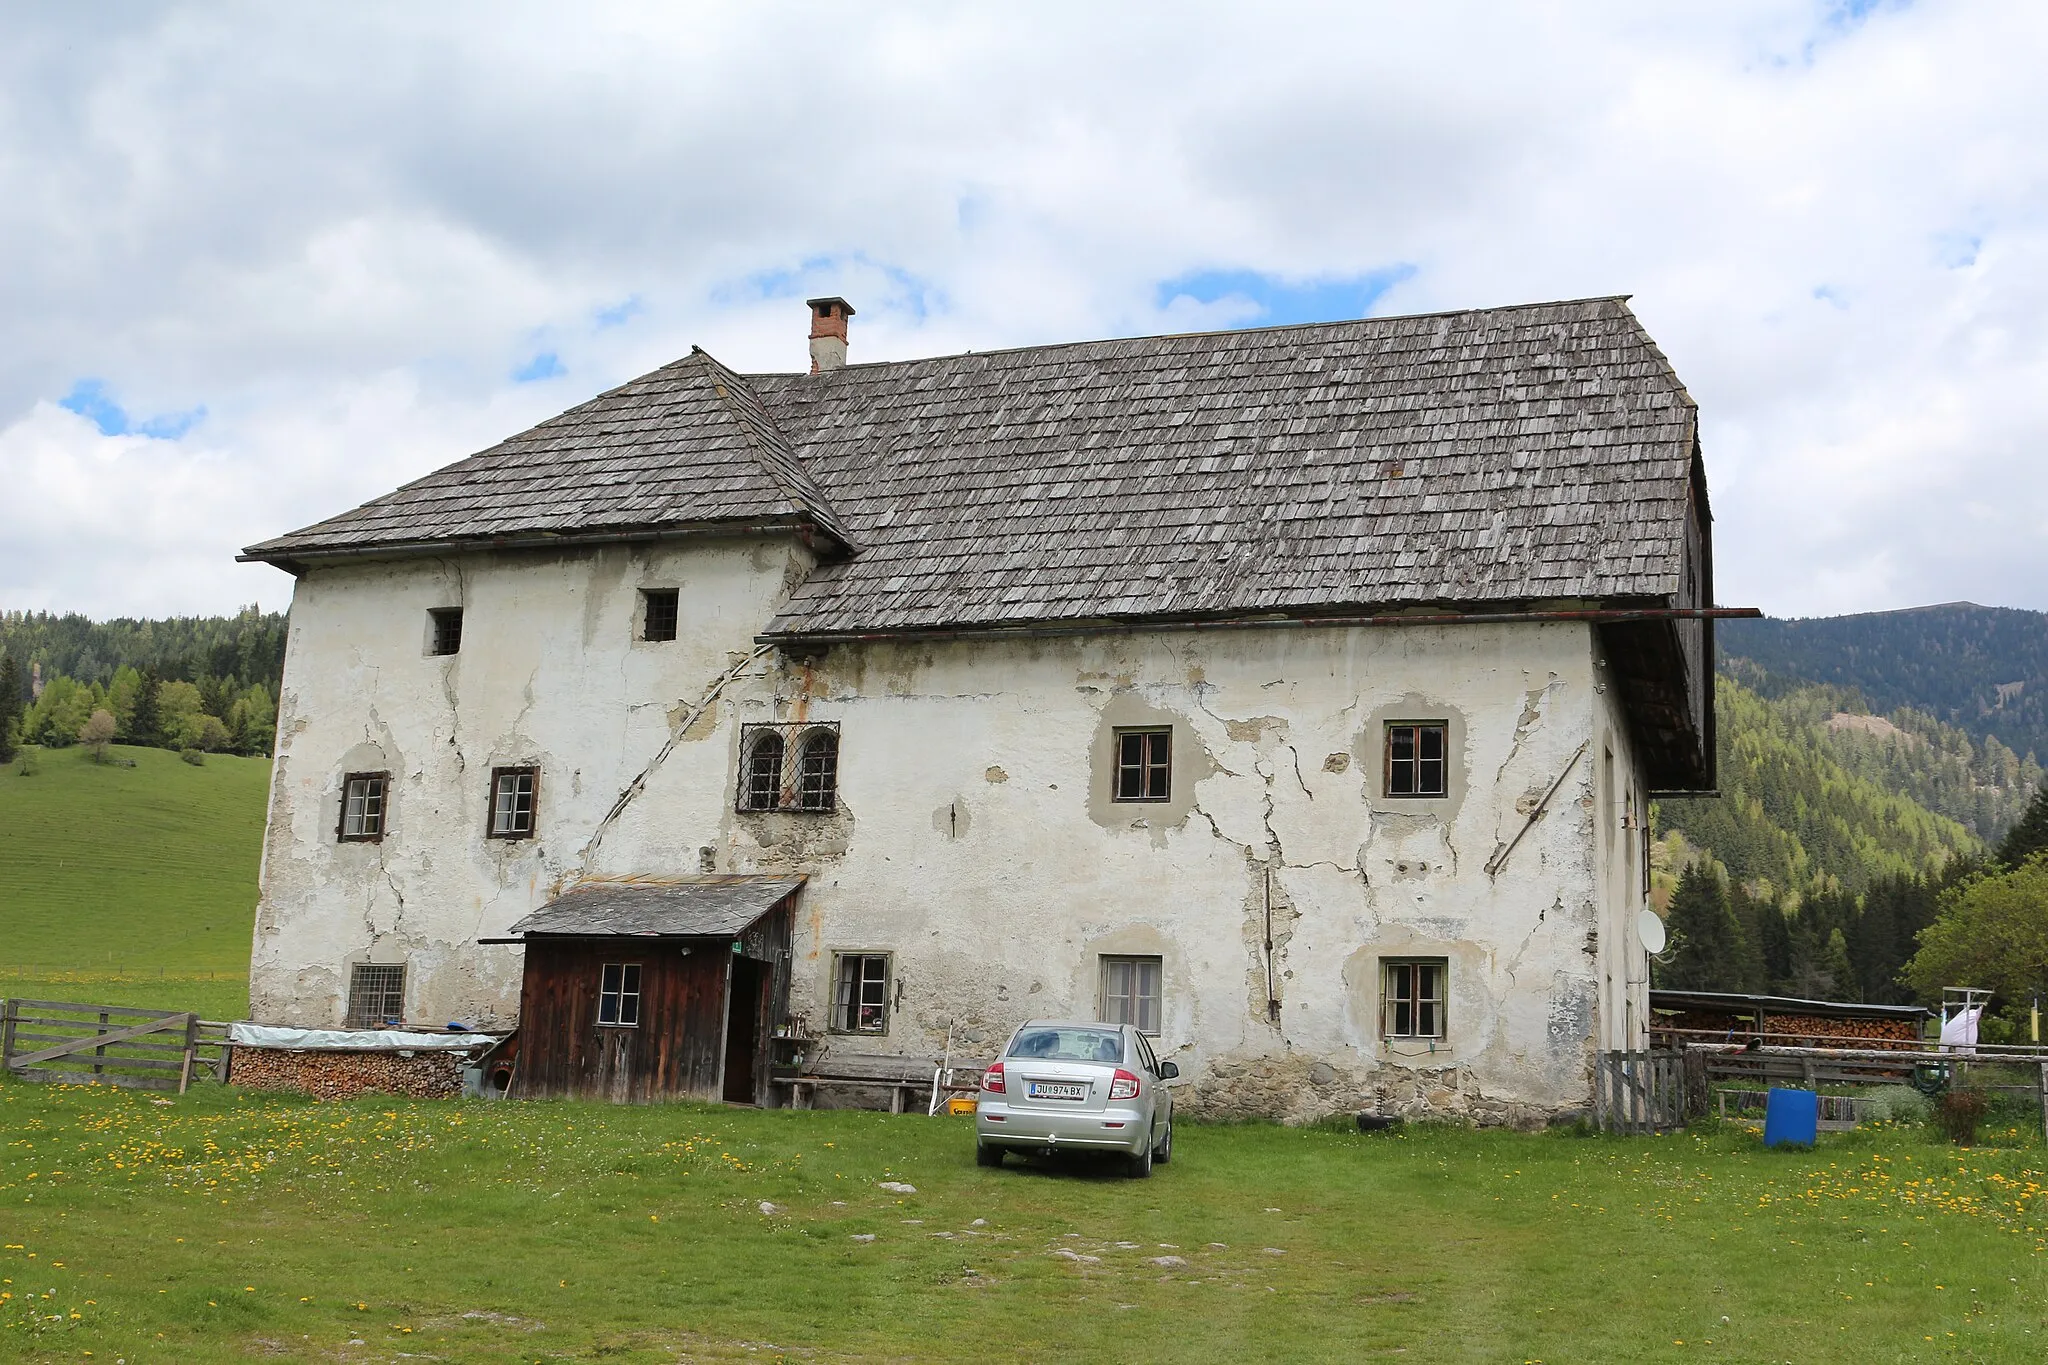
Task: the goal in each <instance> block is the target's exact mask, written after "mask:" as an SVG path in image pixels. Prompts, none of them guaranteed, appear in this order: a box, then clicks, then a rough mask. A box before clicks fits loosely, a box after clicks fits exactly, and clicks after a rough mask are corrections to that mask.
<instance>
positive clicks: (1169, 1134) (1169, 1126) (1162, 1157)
mask: <svg viewBox="0 0 2048 1365" xmlns="http://www.w3.org/2000/svg"><path fill="white" fill-rule="evenodd" d="M1152 1159H1153V1160H1154V1161H1156V1162H1158V1163H1159V1164H1160V1165H1162V1166H1164V1165H1165V1164H1166V1163H1167V1162H1169V1161H1171V1160H1173V1120H1172V1119H1168V1120H1167V1121H1166V1132H1165V1133H1164V1134H1163V1135H1162V1136H1161V1137H1160V1139H1159V1145H1158V1146H1157V1147H1154V1148H1153V1149H1152Z"/></svg>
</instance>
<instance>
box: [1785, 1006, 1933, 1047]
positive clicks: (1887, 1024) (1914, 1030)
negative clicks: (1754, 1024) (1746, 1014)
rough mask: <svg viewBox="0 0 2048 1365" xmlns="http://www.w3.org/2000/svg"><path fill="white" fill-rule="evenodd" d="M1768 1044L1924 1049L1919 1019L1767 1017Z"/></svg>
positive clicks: (1817, 1016)
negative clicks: (1922, 1047)
mask: <svg viewBox="0 0 2048 1365" xmlns="http://www.w3.org/2000/svg"><path fill="white" fill-rule="evenodd" d="M1764 1032H1765V1033H1766V1034H1768V1035H1769V1037H1768V1038H1767V1039H1766V1041H1767V1042H1769V1043H1772V1044H1774V1045H1776V1046H1780V1047H1868V1048H1888V1049H1898V1050H1903V1051H1911V1050H1912V1049H1914V1048H1917V1047H1920V1046H1922V1043H1921V1039H1920V1021H1919V1020H1917V1019H1841V1018H1826V1017H1823V1016H1820V1015H1815V1014H1766V1015H1765V1016H1764Z"/></svg>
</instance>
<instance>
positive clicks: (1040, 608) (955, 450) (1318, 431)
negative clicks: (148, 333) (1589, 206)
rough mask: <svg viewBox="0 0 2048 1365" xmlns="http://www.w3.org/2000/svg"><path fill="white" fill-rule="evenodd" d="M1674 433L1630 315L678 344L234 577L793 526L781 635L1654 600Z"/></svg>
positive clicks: (1670, 572)
mask: <svg viewBox="0 0 2048 1365" xmlns="http://www.w3.org/2000/svg"><path fill="white" fill-rule="evenodd" d="M1694 415H1695V414H1694V408H1693V404H1692V401H1691V399H1690V398H1689V397H1688V396H1687V394H1686V392H1685V390H1684V388H1683V386H1682V385H1680V383H1679V382H1678V379H1677V377H1676V376H1675V375H1674V374H1673V373H1672V370H1671V367H1670V365H1669V363H1668V362H1667V361H1666V360H1665V358H1664V356H1663V354H1662V353H1661V352H1660V351H1659V350H1658V349H1657V346H1656V345H1655V343H1654V342H1652V341H1651V340H1650V338H1649V336H1648V334H1647V333H1645V332H1644V330H1643V328H1642V326H1641V324H1640V323H1639V322H1638V321H1637V320H1636V318H1635V315H1634V314H1633V313H1632V312H1631V311H1630V310H1629V308H1628V306H1627V304H1626V302H1625V301H1624V300H1622V299H1619V298H1608V299H1589V300H1581V301H1576V302H1567V303H1547V304H1537V305H1531V306H1525V307H1515V308H1495V309H1479V310H1471V311H1466V312H1456V313H1444V314H1435V315H1428V316H1416V317H1398V318H1372V319H1366V320H1363V321H1351V322H1336V323H1324V324H1314V325H1307V326H1294V327H1274V328H1263V329H1257V330H1247V331H1234V332H1217V333H1208V334H1202V335H1181V336H1163V337H1144V338H1136V339H1127V340H1116V341H1097V342H1086V343H1080V344H1073V345H1061V346H1037V347H1029V348H1024V349H1019V350H1011V351H999V352H991V353H985V354H968V355H954V356H943V357H938V358H934V359H928V360H912V361H901V362H892V363H887V364H870V365H849V366H846V367H845V368H843V369H839V370H835V371H830V372H827V373H824V374H817V375H781V374H778V375H757V376H750V377H744V378H743V377H741V376H738V375H735V374H733V373H731V372H730V371H727V370H726V369H725V368H724V367H723V366H720V365H719V364H718V363H717V362H716V361H714V360H712V359H711V357H710V356H708V355H705V354H704V353H702V352H693V353H692V354H691V355H690V356H688V357H686V358H684V359H683V360H680V361H677V362H676V363H675V364H673V365H669V366H665V367H663V368H662V369H660V370H656V371H655V372H654V373H652V374H649V375H646V376H643V377H642V378H640V379H636V380H634V381H633V382H631V383H629V384H626V385H623V386H622V387H620V388H617V389H614V390H612V391H611V392H609V393H606V394H602V395H600V396H599V397H597V398H595V399H593V400H591V401H590V402H588V403H585V404H583V405H581V406H580V407H577V408H573V409H571V410H570V411H568V412H566V413H564V414H562V415H561V416H559V417H556V418H553V419H551V420H550V421H548V422H544V423H542V424H541V425H540V426H537V427H535V428H534V429H533V430H531V431H528V432H526V433H524V434H522V435H520V436H516V437H513V438H512V439H511V440H509V441H506V442H504V443H502V444H501V445H498V446H496V447H493V448H492V449H490V450H487V451H485V452H483V453H482V454H479V455H475V456H472V457H471V458H469V459H467V460H463V461H461V462H459V463H457V464H454V465H450V466H449V467H447V468H446V469H443V470H440V471H437V472H436V473H434V474H430V475H428V476H427V477H425V478H423V479H420V480H418V481H416V482H414V483H411V484H408V485H407V486H406V487H404V488H402V489H399V490H398V491H397V492H394V493H391V494H389V495H387V496H385V497H383V498H379V499H377V500H375V501H373V502H371V503H367V504H365V505H364V506H362V507H360V508H357V509H356V510H355V511H353V512H349V513H345V514H344V515H342V516H339V517H335V518H333V519H331V520H328V521H324V522H321V523H319V524H317V525H315V526H311V527H308V528H306V529H305V530H302V531H297V532H293V533H292V534H291V535H288V536H281V537H279V538H277V539H275V540H271V541H266V542H264V543H263V544H261V545H257V546H252V547H251V548H250V549H249V551H248V552H247V557H250V558H258V559H267V560H272V561H278V562H287V563H292V562H305V561H309V560H313V559H317V558H321V557H324V556H327V555H334V554H360V553H366V552H368V553H403V552H405V551H406V550H408V549H410V548H412V547H415V546H418V547H422V548H424V547H426V546H430V545H432V546H438V547H441V548H448V547H453V546H460V545H462V544H464V543H471V544H478V545H488V544H494V543H508V542H509V543H522V542H523V541H524V540H525V539H529V538H534V537H562V538H574V537H578V536H599V535H606V534H638V533H656V532H663V531H668V532H675V531H684V530H691V529H718V528H720V527H731V526H736V525H744V526H789V527H792V528H795V529H798V530H800V531H802V532H804V533H805V534H807V535H812V536H813V537H814V539H815V541H816V543H818V544H819V545H820V546H821V548H822V549H823V550H824V551H825V562H824V563H822V564H821V566H820V567H819V568H818V569H817V570H816V571H815V572H814V573H813V574H812V575H811V576H810V578H809V579H808V580H807V581H806V582H804V583H803V584H801V585H800V586H799V587H798V588H797V589H796V590H795V592H794V594H793V595H792V596H791V598H790V599H789V600H788V602H787V603H786V604H785V605H784V608H783V610H782V611H781V613H780V614H779V615H778V616H777V617H776V618H775V620H774V621H773V622H772V623H771V624H770V625H769V627H768V632H767V633H768V634H769V635H770V636H776V637H784V638H798V637H817V638H831V637H833V636H841V635H857V634H867V633H884V634H886V633H889V632H894V631H908V630H921V629H945V628H956V627H972V626H983V627H1001V626H1008V625H1019V624H1026V623H1032V622H1056V621H1098V620H1132V619H1161V618H1183V617H1186V618H1218V617H1223V618H1227V617H1230V616H1234V615H1255V614H1260V613H1275V612H1280V613H1293V612H1300V613H1315V612H1321V611H1331V610H1340V609H1347V608H1357V607H1387V606H1400V605H1404V604H1411V603H1430V604H1442V605H1445V606H1450V607H1460V606H1468V605H1476V604H1481V603H1487V604H1501V603H1520V602H1530V601H1535V600H1558V599H1566V600H1583V601H1590V602H1618V601H1628V602H1643V601H1654V602H1664V603H1676V602H1677V600H1678V598H1679V596H1680V594H1681V593H1682V592H1683V591H1684V587H1685V585H1684V582H1683V579H1684V577H1685V571H1684V568H1683V565H1684V561H1685V557H1686V545H1687V527H1688V524H1689V519H1690V518H1692V517H1694V516H1697V517H1699V518H1700V519H1701V520H1702V521H1703V520H1704V508H1703V507H1700V508H1694V507H1693V506H1692V503H1691V498H1692V478H1693V465H1694V458H1695V456H1694V452H1695V437H1694Z"/></svg>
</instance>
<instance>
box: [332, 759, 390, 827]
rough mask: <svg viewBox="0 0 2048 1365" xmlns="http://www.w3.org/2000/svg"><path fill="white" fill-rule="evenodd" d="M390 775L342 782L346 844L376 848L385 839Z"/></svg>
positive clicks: (357, 776)
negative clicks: (358, 844)
mask: <svg viewBox="0 0 2048 1365" xmlns="http://www.w3.org/2000/svg"><path fill="white" fill-rule="evenodd" d="M390 781H391V774H389V773H350V774H349V775H348V776H347V777H344V778H343V779H342V780H341V829H340V832H339V833H338V834H337V836H336V837H337V838H339V839H340V840H341V841H342V842H343V843H370V844H374V843H376V842H377V841H378V840H380V839H382V838H383V837H384V793H385V790H386V788H387V787H388V786H389V785H390Z"/></svg>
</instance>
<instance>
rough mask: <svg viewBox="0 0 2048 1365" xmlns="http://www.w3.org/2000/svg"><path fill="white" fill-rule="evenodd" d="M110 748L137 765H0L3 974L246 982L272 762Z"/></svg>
mask: <svg viewBox="0 0 2048 1365" xmlns="http://www.w3.org/2000/svg"><path fill="white" fill-rule="evenodd" d="M30 752H31V753H36V751H33V750H31V751H30ZM110 756H114V757H119V758H122V759H129V760H133V762H134V763H135V766H134V767H132V768H130V767H126V766H119V765H116V764H114V763H107V764H104V765H102V764H96V763H94V762H93V761H92V760H91V758H90V756H89V755H88V754H87V753H86V752H85V750H83V749H80V748H74V749H54V750H46V751H42V752H40V753H36V757H35V760H34V763H33V765H32V766H33V768H34V770H35V775H34V776H32V777H24V776H22V775H21V774H20V772H19V765H13V766H9V767H5V768H0V976H4V977H8V978H24V977H37V976H42V977H52V976H53V975H55V972H54V970H53V969H68V970H69V971H70V972H71V973H73V974H75V975H80V976H81V977H82V978H84V979H85V980H87V981H90V979H91V978H92V977H95V976H108V977H111V976H114V975H116V974H117V973H118V974H120V975H126V976H130V977H133V976H135V975H137V974H141V973H148V974H150V975H154V974H156V973H158V972H161V973H163V974H165V975H166V976H167V977H179V976H183V977H186V978H191V977H198V978H201V979H204V978H205V977H206V976H207V974H208V973H212V974H213V975H214V976H216V977H226V978H246V976H247V974H248V970H249V938H250V933H251V929H252V926H253V924H254V917H255V911H256V865H257V859H258V857H259V855H260V853H261V850H262V845H263V811H264V801H265V796H266V792H267V790H268V787H269V783H270V760H268V759H263V758H232V757H226V756H222V755H208V757H207V759H206V763H205V765H204V766H203V767H194V766H193V765H191V764H189V763H185V762H183V761H181V760H180V759H179V758H178V756H177V755H176V754H174V753H170V752H168V751H166V750H163V749H133V748H125V747H120V746H116V747H115V748H113V749H112V750H111V751H110ZM78 989H81V990H82V989H86V986H84V985H81V986H79V987H78ZM0 993H15V994H26V993H27V992H26V991H23V990H21V989H20V988H19V987H10V986H9V985H7V984H6V983H4V982H0ZM87 998H90V999H93V1000H95V1001H100V1002H103V1003H109V1004H113V1003H121V1002H119V1001H116V1000H114V999H113V997H112V996H111V995H109V994H108V991H107V990H106V989H100V990H98V991H97V992H96V993H92V994H89V996H88V997H87ZM151 1003H154V1002H151ZM216 1017H217V1016H216ZM235 1017H239V1015H237V1016H235Z"/></svg>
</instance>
